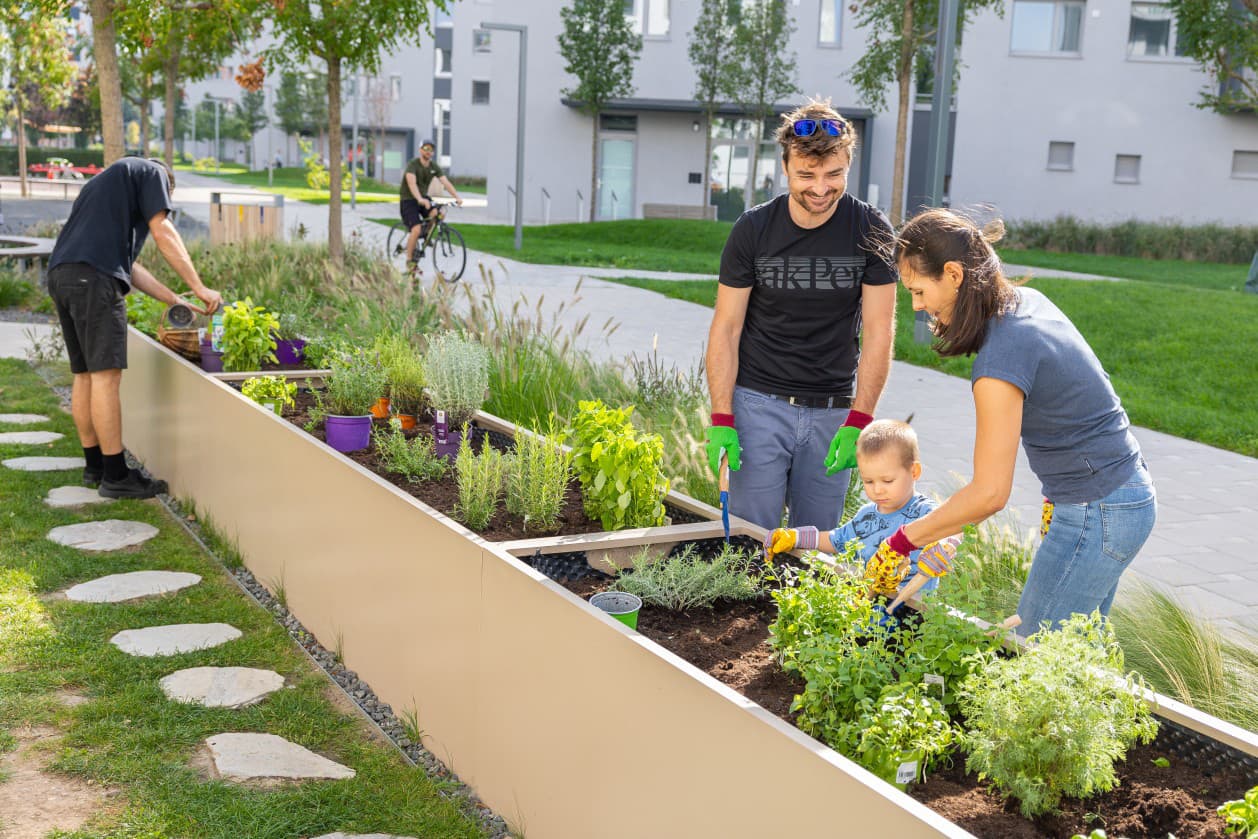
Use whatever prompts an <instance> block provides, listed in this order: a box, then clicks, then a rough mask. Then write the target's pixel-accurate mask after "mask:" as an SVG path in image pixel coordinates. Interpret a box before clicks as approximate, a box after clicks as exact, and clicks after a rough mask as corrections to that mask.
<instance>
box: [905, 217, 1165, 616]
mask: <svg viewBox="0 0 1258 839" xmlns="http://www.w3.org/2000/svg"><path fill="white" fill-rule="evenodd" d="M993 228H994V229H993V230H992V231H991V232H990V233H988V232H984V231H981V230H979V229H978V227H977V226H976V225H975V224H974V223H973V222H972V221H970V220H969V219H967V218H965V217H963V216H960V215H957V214H956V213H953V212H951V211H949V210H928V211H926V212H924V213H922V214H921V215H918V216H917V217H916V218H914V219H913V220H912V221H910V222H909V223H908V224H907V225H905V227H904V229H903V230H902V231H900V234H899V236H898V237H897V239H896V243H895V259H896V262H897V264H898V265H899V269H900V279H901V281H902V282H903V283H904V287H905V288H906V289H908V291H909V293H910V294H911V295H912V298H913V309H914V310H915V311H925V312H926V313H927V314H929V315H930V316H931V317H932V318H934V320H935V335H936V336H937V338H938V340H937V341H936V342H935V345H934V348H935V351H936V352H938V353H939V354H940V355H942V356H955V355H971V354H973V355H975V359H974V368H973V373H972V374H971V378H972V382H973V393H974V410H975V419H976V433H975V444H974V477H973V478H972V479H971V480H970V482H969V483H968V484H966V485H965V486H964V487H962V488H961V489H960V490H959V491H958V492H956V493H955V494H954V495H953V496H952V497H951V498H949V499H948V500H947V501H945V502H944V503H943V504H942V505H941V506H940V507H939V508H938V509H937V510H935V511H934V512H932V513H930V514H929V515H927V516H923V517H922V518H920V519H917V520H916V521H913V522H910V523H909V524H906V525H905V526H903V527H901V528H900V529H899V530H898V531H896V533H895V534H894V535H892V536H891V538H890V539H888V540H887V541H886V542H884V543H883V545H882V547H881V548H880V550H881V551H883V552H890V553H894V554H899V555H902V556H904V557H907V556H908V554H909V553H910V552H911V551H913V550H915V549H916V547H917V546H918V545H925V544H929V543H930V542H933V541H935V540H936V539H940V538H942V537H944V536H947V535H949V534H952V533H956V532H958V531H960V530H961V528H962V527H964V526H965V525H967V524H976V523H978V522H980V521H983V520H984V519H986V518H988V517H989V516H991V515H993V514H995V513H997V512H999V511H1000V510H1001V509H1003V508H1004V506H1005V503H1006V502H1007V501H1008V499H1009V491H1010V489H1011V488H1012V486H1013V471H1014V463H1015V460H1016V458H1017V452H1018V443H1019V441H1021V443H1022V447H1023V449H1024V450H1025V451H1026V454H1027V460H1028V461H1029V463H1030V465H1031V470H1032V471H1033V472H1035V475H1036V477H1038V478H1039V479H1040V482H1041V484H1042V487H1043V493H1044V499H1045V501H1044V519H1043V524H1042V527H1041V535H1042V537H1043V539H1042V541H1041V543H1040V547H1039V549H1038V550H1037V551H1036V553H1035V560H1034V562H1032V564H1031V570H1030V572H1029V573H1028V575H1027V582H1026V586H1025V587H1024V588H1023V590H1022V598H1021V600H1020V601H1019V603H1018V616H1019V617H1020V618H1021V619H1022V624H1023V629H1022V630H1021V631H1022V632H1023V633H1024V634H1030V633H1032V632H1034V631H1036V630H1037V629H1039V628H1040V627H1041V625H1043V624H1048V625H1049V626H1051V627H1053V628H1056V627H1057V625H1058V622H1059V621H1062V620H1065V619H1066V618H1068V617H1070V616H1071V615H1072V614H1075V613H1082V614H1091V613H1092V612H1093V611H1095V610H1100V612H1101V614H1108V613H1109V609H1110V606H1111V605H1112V604H1113V602H1114V593H1115V592H1116V591H1117V589H1118V578H1119V577H1120V576H1121V575H1122V573H1123V571H1125V570H1126V569H1127V566H1128V565H1130V563H1131V560H1132V558H1133V557H1134V556H1135V555H1136V553H1137V552H1138V551H1139V550H1140V548H1141V546H1142V545H1144V542H1145V539H1147V538H1148V536H1149V533H1150V531H1152V529H1153V522H1154V519H1155V517H1156V515H1157V500H1156V495H1155V493H1154V490H1153V483H1152V481H1151V480H1150V478H1149V473H1148V471H1147V470H1146V468H1145V464H1144V458H1143V457H1142V456H1141V454H1140V446H1139V444H1138V443H1137V442H1136V439H1135V437H1134V436H1133V435H1132V433H1131V423H1130V422H1129V421H1128V419H1127V413H1126V412H1125V411H1124V410H1123V406H1122V403H1121V402H1119V399H1118V396H1117V394H1115V393H1114V388H1113V386H1111V384H1110V380H1109V376H1108V375H1107V374H1106V372H1105V370H1104V369H1103V368H1102V367H1101V363H1100V361H1099V360H1097V357H1096V354H1095V353H1093V352H1092V348H1091V347H1089V346H1088V343H1087V341H1085V340H1084V338H1083V336H1082V335H1080V334H1079V331H1078V330H1077V329H1075V327H1074V324H1072V323H1071V322H1070V320H1069V319H1068V318H1067V317H1066V316H1065V315H1064V314H1062V312H1061V310H1060V309H1058V308H1057V307H1056V306H1054V305H1053V303H1052V302H1051V301H1050V300H1049V299H1048V298H1047V297H1045V296H1044V295H1043V294H1041V293H1040V292H1038V291H1035V290H1033V289H1029V288H1020V287H1015V286H1014V285H1012V284H1011V283H1010V282H1009V281H1008V280H1007V279H1005V277H1004V275H1003V274H1002V273H1001V266H1000V260H999V258H998V257H997V256H996V252H995V251H994V250H993V249H992V246H991V243H992V242H994V241H996V240H998V239H999V238H1000V234H1001V233H1002V232H1003V226H1002V225H1000V223H999V222H997V223H995V224H994V225H993ZM1050 523H1051V526H1050Z"/></svg>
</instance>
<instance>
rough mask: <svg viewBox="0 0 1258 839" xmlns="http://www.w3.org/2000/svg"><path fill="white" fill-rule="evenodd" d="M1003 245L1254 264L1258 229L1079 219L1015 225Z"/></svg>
mask: <svg viewBox="0 0 1258 839" xmlns="http://www.w3.org/2000/svg"><path fill="white" fill-rule="evenodd" d="M1001 245H1002V246H1004V247H1009V248H1030V249H1036V250H1046V251H1058V252H1061V253H1094V254H1101V255H1108V256H1133V257H1137V258H1139V259H1184V260H1191V261H1197V262H1234V263H1240V264H1245V265H1248V264H1249V262H1250V260H1252V259H1253V258H1254V253H1255V252H1258V226H1248V227H1240V226H1238V227H1228V226H1225V225H1222V224H1201V225H1185V224H1176V223H1174V222H1147V221H1134V220H1132V221H1124V222H1120V223H1118V224H1097V223H1094V222H1087V221H1082V220H1080V219H1077V218H1075V217H1074V216H1058V217H1057V218H1055V219H1053V220H1052V221H1010V222H1007V224H1006V234H1005V239H1004V241H1003V242H1001Z"/></svg>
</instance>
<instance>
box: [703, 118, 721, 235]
mask: <svg viewBox="0 0 1258 839" xmlns="http://www.w3.org/2000/svg"><path fill="white" fill-rule="evenodd" d="M712 114H713V112H712V111H708V112H707V113H706V114H704V115H703V127H704V130H705V131H707V136H706V137H704V138H703V200H702V201H700V202H699V203H700V205H701V206H702V207H703V217H704V218H707V217H708V215H707V214H708V205H710V204H711V203H712ZM727 186H728V184H727Z"/></svg>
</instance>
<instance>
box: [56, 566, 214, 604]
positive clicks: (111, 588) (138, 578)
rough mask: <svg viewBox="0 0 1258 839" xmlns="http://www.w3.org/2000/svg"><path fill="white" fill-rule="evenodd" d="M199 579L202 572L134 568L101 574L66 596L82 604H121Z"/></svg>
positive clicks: (175, 588) (184, 585)
mask: <svg viewBox="0 0 1258 839" xmlns="http://www.w3.org/2000/svg"><path fill="white" fill-rule="evenodd" d="M199 582H201V577H200V576H199V575H197V574H187V573H184V572H182V571H131V572H129V573H127V574H110V575H109V576H108V577H98V578H97V579H95V580H89V581H88V582H86V583H79V584H78V585H77V586H71V587H70V588H69V589H68V590H67V591H66V599H67V600H77V601H79V602H80V603H121V602H123V601H124V600H134V599H136V598H137V597H151V596H153V595H156V594H167V593H169V592H172V591H179V589H181V588H187V587H188V586H195V585H196V584H197V583H199Z"/></svg>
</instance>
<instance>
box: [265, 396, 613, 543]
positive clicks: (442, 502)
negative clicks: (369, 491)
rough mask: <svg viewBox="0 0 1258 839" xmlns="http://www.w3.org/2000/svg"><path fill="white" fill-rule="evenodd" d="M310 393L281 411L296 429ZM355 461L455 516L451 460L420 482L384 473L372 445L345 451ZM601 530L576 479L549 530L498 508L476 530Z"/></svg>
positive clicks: (310, 403)
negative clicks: (441, 470) (440, 471)
mask: <svg viewBox="0 0 1258 839" xmlns="http://www.w3.org/2000/svg"><path fill="white" fill-rule="evenodd" d="M314 404H315V399H314V394H312V393H311V392H310V391H308V390H299V391H298V392H297V405H296V407H294V408H291V409H287V410H285V411H284V419H286V420H288V421H289V422H291V423H292V424H293V425H296V426H297V427H298V428H302V429H304V428H305V426H306V423H307V422H308V421H309V420H310V409H311V408H312V407H314ZM388 424H389V421H388V420H384V419H375V420H372V425H373V426H374V427H375V428H388ZM403 433H404V434H405V435H406V437H407V438H408V439H413V438H415V437H417V436H419V435H421V434H423V435H427V436H430V437H431V436H432V422H431V419H430V418H429V417H427V416H425V417H422V418H420V419H419V421H418V422H417V423H416V426H415V428H413V429H408V430H406V431H404V432H403ZM310 434H312V435H313V436H314V437H315V438H317V439H319V440H324V433H323V425H322V423H320V424H319V425H317V426H315V428H314V430H313V431H311V432H310ZM485 439H487V438H486V437H485V436H484V435H478V436H476V437H473V440H472V444H473V446H476V447H479V446H480V445H482V441H483V440H485ZM346 456H347V457H349V458H350V459H351V460H353V461H354V462H356V463H359V464H361V465H362V466H364V467H366V468H367V469H369V470H370V471H372V472H374V473H375V474H377V475H379V476H380V477H381V478H383V479H384V480H386V481H388V482H389V483H391V484H393V485H394V486H396V487H398V488H399V489H401V490H402V491H403V492H405V493H408V494H409V495H411V496H413V497H415V498H418V499H419V500H420V501H423V502H424V503H425V504H427V505H428V506H429V507H432V508H434V509H436V510H438V511H440V512H442V513H444V514H446V515H447V516H450V517H451V518H454V519H457V518H458V517H457V516H456V515H455V514H454V510H455V507H456V506H457V505H458V502H459V482H458V480H457V479H456V478H455V476H454V468H453V463H452V464H451V468H450V471H448V472H446V474H445V475H444V476H442V477H440V478H437V479H435V480H431V481H423V482H421V483H412V482H410V481H409V480H407V479H406V477H404V476H402V475H399V474H397V473H394V472H387V471H385V469H384V468H383V466H382V465H381V463H380V458H379V457H377V456H376V452H375V449H374V448H367V449H363V450H362V451H357V452H349V453H347V455H346ZM602 530H603V525H602V523H601V522H598V521H595V520H594V519H591V518H590V517H589V516H587V515H586V514H585V509H584V506H583V504H582V501H581V488H580V485H579V484H578V483H577V481H576V479H573V480H572V481H571V482H570V483H569V484H568V495H567V498H566V499H565V501H564V508H563V511H562V512H561V513H560V514H559V524H558V526H557V527H555V528H553V529H551V530H537V529H529V530H525V529H524V519H522V518H521V517H520V516H516V515H512V514H510V513H508V512H507V511H506V510H505V509H502V508H499V510H498V512H497V513H496V514H495V515H494V517H493V518H492V519H490V520H489V525H488V526H487V527H486V528H485V529H484V530H483V531H480V535H481V536H483V537H485V538H486V539H488V540H490V541H493V542H506V541H510V540H513V539H532V538H535V537H538V536H553V535H568V534H575V533H599V532H601V531H602Z"/></svg>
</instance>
